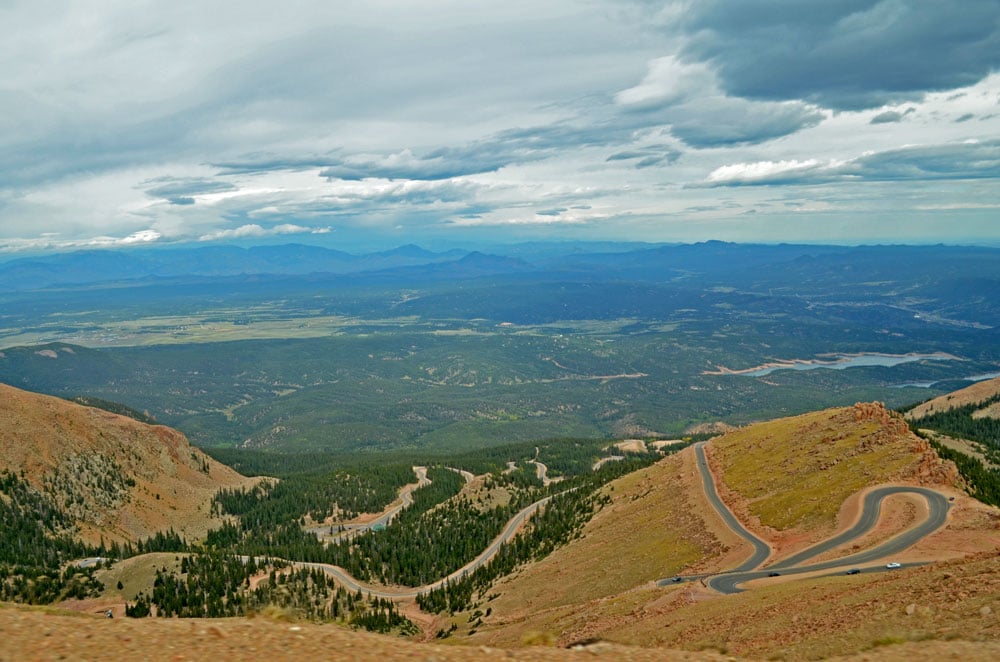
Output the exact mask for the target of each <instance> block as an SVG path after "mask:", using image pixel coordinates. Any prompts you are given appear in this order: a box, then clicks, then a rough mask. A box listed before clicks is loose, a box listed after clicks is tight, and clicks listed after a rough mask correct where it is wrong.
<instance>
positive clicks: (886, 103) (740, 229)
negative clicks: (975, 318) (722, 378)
mask: <svg viewBox="0 0 1000 662" xmlns="http://www.w3.org/2000/svg"><path fill="white" fill-rule="evenodd" d="M959 7H960V9H959ZM548 239H560V240H628V241H649V242H691V241H703V240H708V239H721V240H728V241H754V242H779V241H792V242H818V243H847V244H858V243H886V242H892V243H929V242H930V243H937V242H945V243H980V244H988V245H1000V0H962V2H961V3H960V4H956V3H948V2H929V1H926V0H824V2H814V1H812V0H798V1H796V0H739V1H738V2H737V1H732V0H731V1H729V2H725V1H723V0H700V1H699V0H683V1H679V2H666V1H659V2H654V1H652V0H545V1H544V2H538V1H537V0H532V1H530V2H529V1H523V0H504V2H496V1H492V2H484V1H480V0H432V1H421V0H364V1H357V2H355V1H352V0H338V1H337V2H318V1H316V2H300V1H298V0H282V2H280V3H279V2H259V1H255V0H240V1H239V2H227V1H217V2H213V1H211V0H206V1H204V2H189V1H180V0H179V1H177V2H169V3H168V2H161V1H142V0H130V1H129V2H122V1H109V0H88V2H86V3H80V2H50V1H47V0H28V1H23V2H22V1H20V0H13V1H10V0H0V252H2V253H5V254H11V253H12V254H23V253H26V252H38V251H55V250H67V249H78V248H82V247H115V246H121V247H127V246H158V245H164V246H169V245H178V244H188V243H196V244H197V243H206V242H219V241H242V242H248V241H255V242H271V243H278V242H280V243H292V242H301V243H320V244H323V245H328V246H332V247H340V248H344V249H351V248H363V249H369V248H370V249H376V248H387V247H391V246H397V245H401V244H405V243H418V244H421V245H425V246H430V247H434V246H441V247H445V246H463V245H466V246H468V245H476V244H484V243H485V244H488V243H498V242H499V243H509V242H516V241H529V240H548Z"/></svg>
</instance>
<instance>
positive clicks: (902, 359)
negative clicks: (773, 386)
mask: <svg viewBox="0 0 1000 662" xmlns="http://www.w3.org/2000/svg"><path fill="white" fill-rule="evenodd" d="M955 360H959V359H958V358H957V357H955V356H952V355H951V354H945V353H944V352H935V353H933V354H835V355H833V358H832V359H830V360H824V359H793V360H790V361H780V362H775V363H769V364H766V365H763V366H760V367H758V368H751V369H749V370H739V371H733V372H734V373H735V374H740V375H749V376H750V377H763V376H764V375H769V374H771V373H772V372H775V371H777V370H816V369H818V368H827V369H830V370H846V369H847V368H860V367H865V366H880V367H885V368H891V367H892V366H896V365H900V364H903V363H913V362H914V361H955Z"/></svg>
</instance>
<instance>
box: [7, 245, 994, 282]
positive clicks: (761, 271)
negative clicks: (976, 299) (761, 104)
mask: <svg viewBox="0 0 1000 662" xmlns="http://www.w3.org/2000/svg"><path fill="white" fill-rule="evenodd" d="M588 246H590V248H591V250H590V251H588V250H586V249H587V247H588ZM491 251H492V252H493V253H495V254H486V253H482V252H478V251H472V252H469V251H464V250H450V251H446V252H432V251H428V250H425V249H423V248H421V247H419V246H415V245H413V244H408V245H405V246H400V247H398V248H395V249H393V250H389V251H382V252H376V253H366V254H361V255H354V254H351V253H346V252H343V251H339V250H334V249H330V248H323V247H318V246H306V245H301V244H285V245H275V246H256V247H252V248H241V247H237V246H207V247H195V248H184V247H181V248H173V249H148V248H147V249H131V250H87V251H77V252H73V253H61V254H53V255H47V256H40V257H32V258H20V259H15V260H10V261H8V262H5V263H0V289H2V290H3V291H6V292H25V291H34V290H44V289H52V288H73V287H80V286H86V287H91V286H94V285H97V284H111V283H115V284H118V285H122V284H133V285H144V284H157V283H159V284H163V283H165V282H170V281H175V282H176V281H198V280H203V279H205V278H211V279H220V278H221V279H227V278H245V277H248V276H261V275H268V276H285V277H309V278H310V279H315V278H317V277H337V276H345V277H351V279H350V280H351V282H358V279H359V278H361V275H362V274H364V276H363V278H361V280H363V281H371V282H373V283H379V284H384V283H386V282H388V281H393V280H395V279H399V280H401V281H403V282H404V283H405V282H413V281H431V282H433V281H438V280H442V279H465V278H479V277H483V276H511V277H515V278H518V279H521V278H523V276H524V275H526V274H532V275H534V276H535V277H537V278H539V279H540V280H547V281H553V280H556V281H561V280H576V281H593V280H622V281H644V282H667V281H672V280H676V279H678V278H680V279H684V278H689V277H691V276H700V277H703V278H704V277H707V278H709V279H712V278H715V277H724V276H726V277H728V276H733V275H739V278H738V280H739V281H743V282H747V283H748V284H749V283H757V284H758V285H760V286H766V287H769V288H773V287H781V286H784V285H786V284H787V283H788V280H789V276H794V282H795V283H796V284H797V285H801V284H810V283H820V284H821V283H827V282H829V281H830V280H831V279H836V280H845V279H846V280H848V281H857V282H859V283H864V282H869V281H875V280H895V279H896V278H897V277H898V275H899V274H900V273H901V272H903V271H905V272H907V273H909V274H911V275H912V273H913V272H922V271H926V272H928V273H929V274H931V272H933V274H932V275H933V277H936V278H939V277H940V276H942V275H946V276H947V277H948V278H949V279H962V278H964V279H968V280H970V281H971V282H973V283H974V285H975V287H974V289H982V288H983V287H984V286H985V287H986V288H987V289H988V288H989V287H990V286H991V285H992V284H995V282H996V281H995V278H996V265H997V264H998V261H1000V250H998V249H989V248H969V247H950V246H923V247H919V246H868V247H846V246H818V245H794V244H778V245H765V244H734V243H727V242H720V241H709V242H704V243H698V244H679V245H661V246H649V245H636V244H624V243H623V244H614V243H609V242H600V243H594V244H592V245H588V244H586V243H570V244H564V243H559V242H553V243H551V244H544V243H536V244H524V245H515V246H506V247H501V248H495V249H491ZM983 278H986V279H987V280H989V281H990V282H988V283H984V282H983ZM728 280H730V281H731V280H732V279H731V278H729V279H728ZM730 284H731V283H730Z"/></svg>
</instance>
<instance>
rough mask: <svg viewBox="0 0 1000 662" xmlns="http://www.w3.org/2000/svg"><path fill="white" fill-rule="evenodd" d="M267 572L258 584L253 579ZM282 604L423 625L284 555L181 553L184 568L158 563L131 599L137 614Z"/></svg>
mask: <svg viewBox="0 0 1000 662" xmlns="http://www.w3.org/2000/svg"><path fill="white" fill-rule="evenodd" d="M264 572H267V576H266V577H263V578H262V579H261V580H260V581H259V582H257V584H256V586H253V587H252V588H251V583H252V582H251V580H252V579H253V578H254V577H255V576H258V575H260V574H262V573H264ZM270 608H277V609H280V610H282V611H285V612H287V613H288V614H290V615H291V616H292V617H293V618H296V619H302V620H310V621H315V622H339V623H342V624H345V625H352V626H354V627H361V628H364V629H366V630H372V631H375V632H392V631H398V632H400V633H401V634H414V633H416V632H417V631H418V628H417V627H416V626H415V625H414V624H413V623H412V622H411V621H410V620H409V619H407V618H406V617H404V616H402V615H401V614H400V613H399V612H398V611H397V610H396V607H395V605H394V604H393V603H392V602H391V601H389V600H384V599H380V598H374V599H372V598H368V597H366V596H364V595H363V594H362V593H361V592H360V591H358V592H354V593H352V592H350V591H347V590H346V589H344V588H342V587H340V586H338V585H337V584H336V583H335V582H334V580H333V578H332V577H331V576H329V575H327V574H326V573H324V572H323V571H322V570H316V569H308V568H297V569H288V567H287V564H286V563H285V562H283V561H274V560H269V561H265V562H262V563H258V562H257V561H256V560H255V559H253V558H252V557H251V558H242V557H239V556H235V555H231V554H220V553H205V554H196V555H191V556H185V557H182V558H181V567H180V571H179V572H172V571H169V570H167V569H159V570H157V572H156V580H155V582H154V584H153V590H152V593H151V594H150V595H148V596H147V595H145V594H144V593H143V594H140V595H139V596H137V598H136V600H135V601H134V602H133V603H130V604H128V605H126V609H125V614H126V616H129V617H132V618H145V617H149V616H153V615H155V616H157V617H161V618H164V617H173V616H177V617H182V618H202V617H207V618H220V617H230V616H250V615H253V614H255V613H260V612H263V611H266V610H268V609H270Z"/></svg>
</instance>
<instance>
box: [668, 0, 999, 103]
mask: <svg viewBox="0 0 1000 662" xmlns="http://www.w3.org/2000/svg"><path fill="white" fill-rule="evenodd" d="M997 16H1000V3H998V2H997V0H963V2H962V3H961V9H960V10H959V9H958V8H957V7H956V6H955V5H953V4H951V3H947V2H926V1H924V0H826V1H824V2H822V3H804V2H800V3H791V4H790V3H788V2H787V1H786V0H742V1H741V2H738V3H733V2H728V1H725V0H703V1H701V2H691V3H685V4H684V10H683V11H678V12H675V13H673V14H671V15H670V16H668V17H667V18H666V19H665V22H664V26H663V27H664V28H665V29H667V30H668V31H670V32H671V33H672V34H674V35H677V36H679V37H681V38H683V39H684V41H685V44H684V47H683V51H682V57H683V58H684V60H685V61H693V62H700V63H706V64H708V65H709V66H710V67H711V68H712V69H713V70H714V71H715V72H716V74H717V75H718V76H719V82H720V86H721V88H722V89H723V90H724V91H725V92H726V93H727V94H730V95H734V96H739V97H744V98H748V99H763V100H792V99H800V100H805V101H808V102H812V103H816V104H819V105H822V106H824V107H827V108H832V109H836V110H860V109H866V108H877V107H878V106H883V105H886V104H890V103H893V102H899V101H905V100H913V99H920V98H922V97H923V95H924V94H925V93H927V92H931V91H945V90H952V89H956V88H959V87H964V86H969V85H972V84H974V83H976V82H977V81H979V80H981V79H983V78H984V77H986V76H987V75H988V74H990V72H991V71H996V70H997V69H998V68H1000V21H997Z"/></svg>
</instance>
